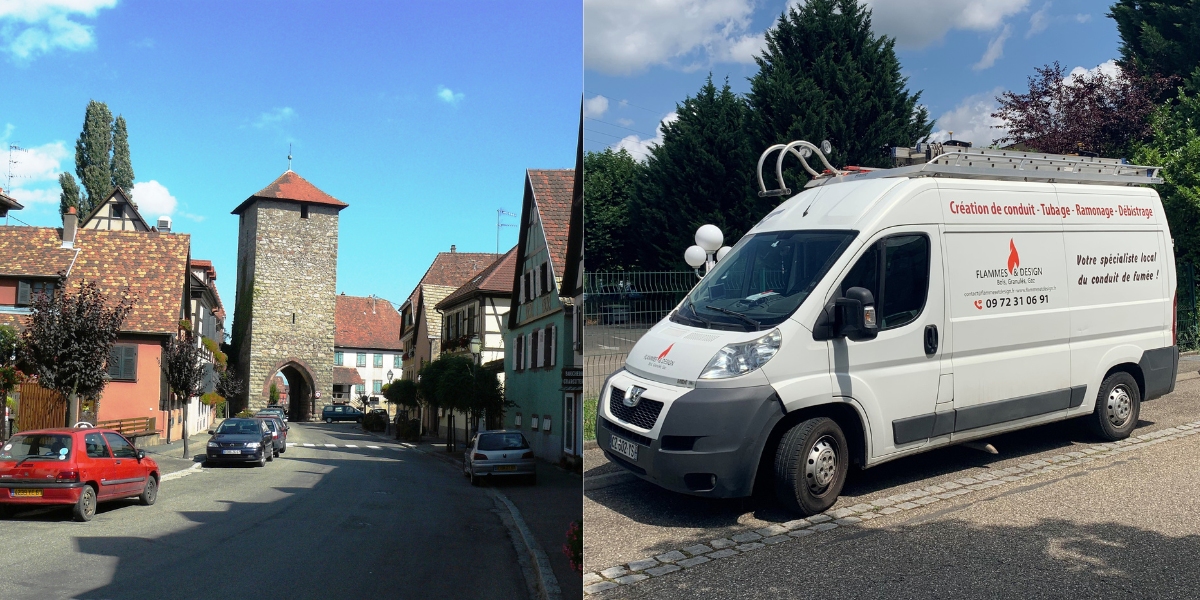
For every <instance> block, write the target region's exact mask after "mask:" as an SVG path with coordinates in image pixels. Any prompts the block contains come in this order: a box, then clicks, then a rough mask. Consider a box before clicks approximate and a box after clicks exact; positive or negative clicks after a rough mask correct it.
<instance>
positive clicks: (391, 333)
mask: <svg viewBox="0 0 1200 600" xmlns="http://www.w3.org/2000/svg"><path fill="white" fill-rule="evenodd" d="M334 322H335V330H334V342H333V368H334V389H333V390H332V391H333V398H334V401H335V402H339V403H341V402H349V401H357V400H358V398H359V397H360V396H367V397H368V398H370V400H369V402H370V407H371V408H383V409H388V405H387V402H386V401H384V399H383V386H384V385H387V384H388V383H390V382H391V381H392V380H393V379H399V378H400V376H401V373H402V371H403V357H402V353H401V349H402V348H403V346H402V345H401V342H400V313H398V312H397V311H396V308H395V307H394V306H392V303H391V302H388V301H387V300H384V299H383V298H376V297H374V296H368V297H365V298H364V297H362V296H347V295H346V294H344V293H343V294H340V295H338V297H337V307H336V310H335V312H334ZM350 370H352V371H353V372H354V375H353V376H352V375H349V374H348V373H345V372H344V371H350ZM339 371H342V372H341V373H340V374H339ZM390 412H391V411H390V409H389V414H390Z"/></svg>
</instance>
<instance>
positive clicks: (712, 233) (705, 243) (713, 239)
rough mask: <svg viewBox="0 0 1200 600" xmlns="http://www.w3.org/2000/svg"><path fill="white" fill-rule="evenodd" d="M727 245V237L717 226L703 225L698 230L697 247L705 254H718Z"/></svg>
mask: <svg viewBox="0 0 1200 600" xmlns="http://www.w3.org/2000/svg"><path fill="white" fill-rule="evenodd" d="M723 243H725V236H724V235H723V234H722V233H721V229H720V228H719V227H717V226H716V225H712V224H709V225H701V226H700V229H697V230H696V245H697V246H700V248H702V249H703V250H704V251H705V252H716V251H717V249H719V248H720V247H721V244H723Z"/></svg>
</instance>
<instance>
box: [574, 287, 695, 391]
mask: <svg viewBox="0 0 1200 600" xmlns="http://www.w3.org/2000/svg"><path fill="white" fill-rule="evenodd" d="M697 281H699V279H697V278H696V274H695V273H693V272H692V271H665V272H641V271H629V272H593V273H587V274H586V275H585V278H584V282H583V319H584V330H583V331H584V333H583V335H584V340H583V341H584V344H583V373H584V376H583V397H584V398H596V397H598V396H599V395H600V386H602V385H603V384H604V379H605V378H607V377H608V376H609V375H610V374H612V372H613V371H616V370H617V369H620V368H621V365H623V364H624V363H625V357H626V355H628V354H629V350H630V349H632V348H633V345H634V343H636V342H637V341H638V338H640V337H642V334H644V333H646V330H648V329H650V327H651V326H653V325H654V324H655V323H657V322H658V321H660V320H661V319H662V318H663V317H665V316H667V315H668V314H670V312H671V309H673V308H675V306H676V305H677V304H679V302H680V300H683V297H684V296H685V295H687V293H688V292H689V291H691V289H692V286H694V285H696V282H697Z"/></svg>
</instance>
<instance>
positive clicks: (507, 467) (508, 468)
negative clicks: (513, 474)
mask: <svg viewBox="0 0 1200 600" xmlns="http://www.w3.org/2000/svg"><path fill="white" fill-rule="evenodd" d="M496 470H497V471H516V470H517V465H496Z"/></svg>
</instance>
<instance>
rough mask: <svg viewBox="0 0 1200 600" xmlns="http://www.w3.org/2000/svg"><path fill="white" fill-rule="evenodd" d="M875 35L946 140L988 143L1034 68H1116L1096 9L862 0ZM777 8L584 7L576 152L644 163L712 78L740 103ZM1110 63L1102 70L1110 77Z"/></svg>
mask: <svg viewBox="0 0 1200 600" xmlns="http://www.w3.org/2000/svg"><path fill="white" fill-rule="evenodd" d="M866 3H867V4H869V5H871V8H872V10H873V14H874V18H873V19H872V27H873V29H874V31H875V33H876V34H880V35H888V36H891V37H894V38H896V41H897V43H896V48H897V55H898V57H899V59H900V63H901V65H902V70H903V74H904V75H905V76H907V77H908V78H909V83H908V85H909V90H910V91H917V90H920V91H922V94H921V102H922V103H923V104H924V105H925V106H926V107H927V108H928V109H929V112H930V115H931V116H932V117H933V118H935V119H937V121H938V123H937V125H936V126H935V133H938V137H940V138H943V139H944V138H945V137H946V135H947V134H948V132H949V131H954V137H955V138H956V139H966V140H970V141H972V142H974V143H976V144H977V145H978V144H987V143H988V142H990V141H991V139H993V138H995V137H999V136H1000V134H999V133H997V132H996V130H995V129H992V128H991V126H992V125H995V124H996V123H997V122H996V120H994V119H992V118H991V117H990V116H989V115H990V113H991V112H993V111H994V110H995V108H996V102H995V97H996V96H997V95H999V94H1000V93H1001V92H1003V91H1005V90H1017V91H1025V90H1027V89H1028V88H1027V83H1026V78H1027V77H1029V76H1031V75H1033V74H1034V68H1036V67H1040V66H1042V65H1045V64H1048V63H1052V62H1054V61H1058V62H1060V63H1062V65H1063V66H1065V67H1066V68H1067V70H1068V71H1069V70H1071V69H1074V68H1076V67H1079V68H1082V69H1095V68H1097V67H1100V65H1102V64H1104V63H1106V62H1108V61H1110V60H1112V59H1115V58H1117V56H1118V52H1117V47H1118V44H1119V41H1120V40H1119V38H1118V36H1117V28H1116V25H1115V23H1114V22H1113V21H1112V19H1109V18H1108V17H1107V16H1105V15H1106V14H1107V12H1108V7H1109V5H1110V4H1111V3H1110V2H1101V1H1097V0H1088V1H1084V0H1075V1H1068V0H1052V1H1045V0H1041V1H1038V0H955V1H953V2H950V1H947V0H870V1H869V2H866ZM787 4H788V3H787V2H786V1H785V0H759V1H754V0H704V1H701V0H658V1H653V2H648V1H644V0H584V22H585V32H584V37H585V43H584V66H585V70H584V90H585V96H586V98H587V102H586V106H587V114H588V119H587V120H586V121H585V124H584V127H585V131H584V140H585V141H584V147H585V148H586V149H588V150H602V149H603V148H605V147H609V146H613V147H625V148H628V149H629V150H630V151H631V152H633V153H634V154H635V155H636V156H638V157H644V156H645V151H646V147H647V146H648V145H649V144H652V143H654V141H655V139H656V137H657V136H658V133H659V132H658V124H659V122H660V121H661V120H662V119H663V118H670V116H671V113H672V112H673V111H674V110H675V104H676V103H677V102H680V101H682V100H683V99H684V98H685V97H687V96H688V95H694V94H695V93H696V91H697V90H699V88H700V86H701V85H702V84H703V82H704V78H705V77H706V76H707V75H708V73H709V71H712V74H713V78H714V80H715V81H717V82H720V81H722V80H724V79H725V78H726V77H728V78H729V83H730V85H731V86H732V88H733V89H734V90H735V91H737V92H740V93H745V92H746V91H748V90H749V83H748V82H747V79H748V78H749V77H751V76H753V75H754V74H755V73H756V72H757V70H758V68H757V66H756V65H755V64H754V62H753V56H754V55H755V54H756V53H757V51H758V50H759V49H760V48H761V47H762V35H763V32H764V31H765V30H766V29H767V28H768V27H770V26H771V25H772V24H773V23H774V22H775V20H776V19H778V17H779V15H780V14H781V13H782V12H783V10H784V9H785V7H786V6H787ZM1113 69H1114V67H1113V66H1112V65H1111V64H1108V65H1105V66H1104V67H1103V70H1106V71H1107V72H1112V70H1113Z"/></svg>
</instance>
